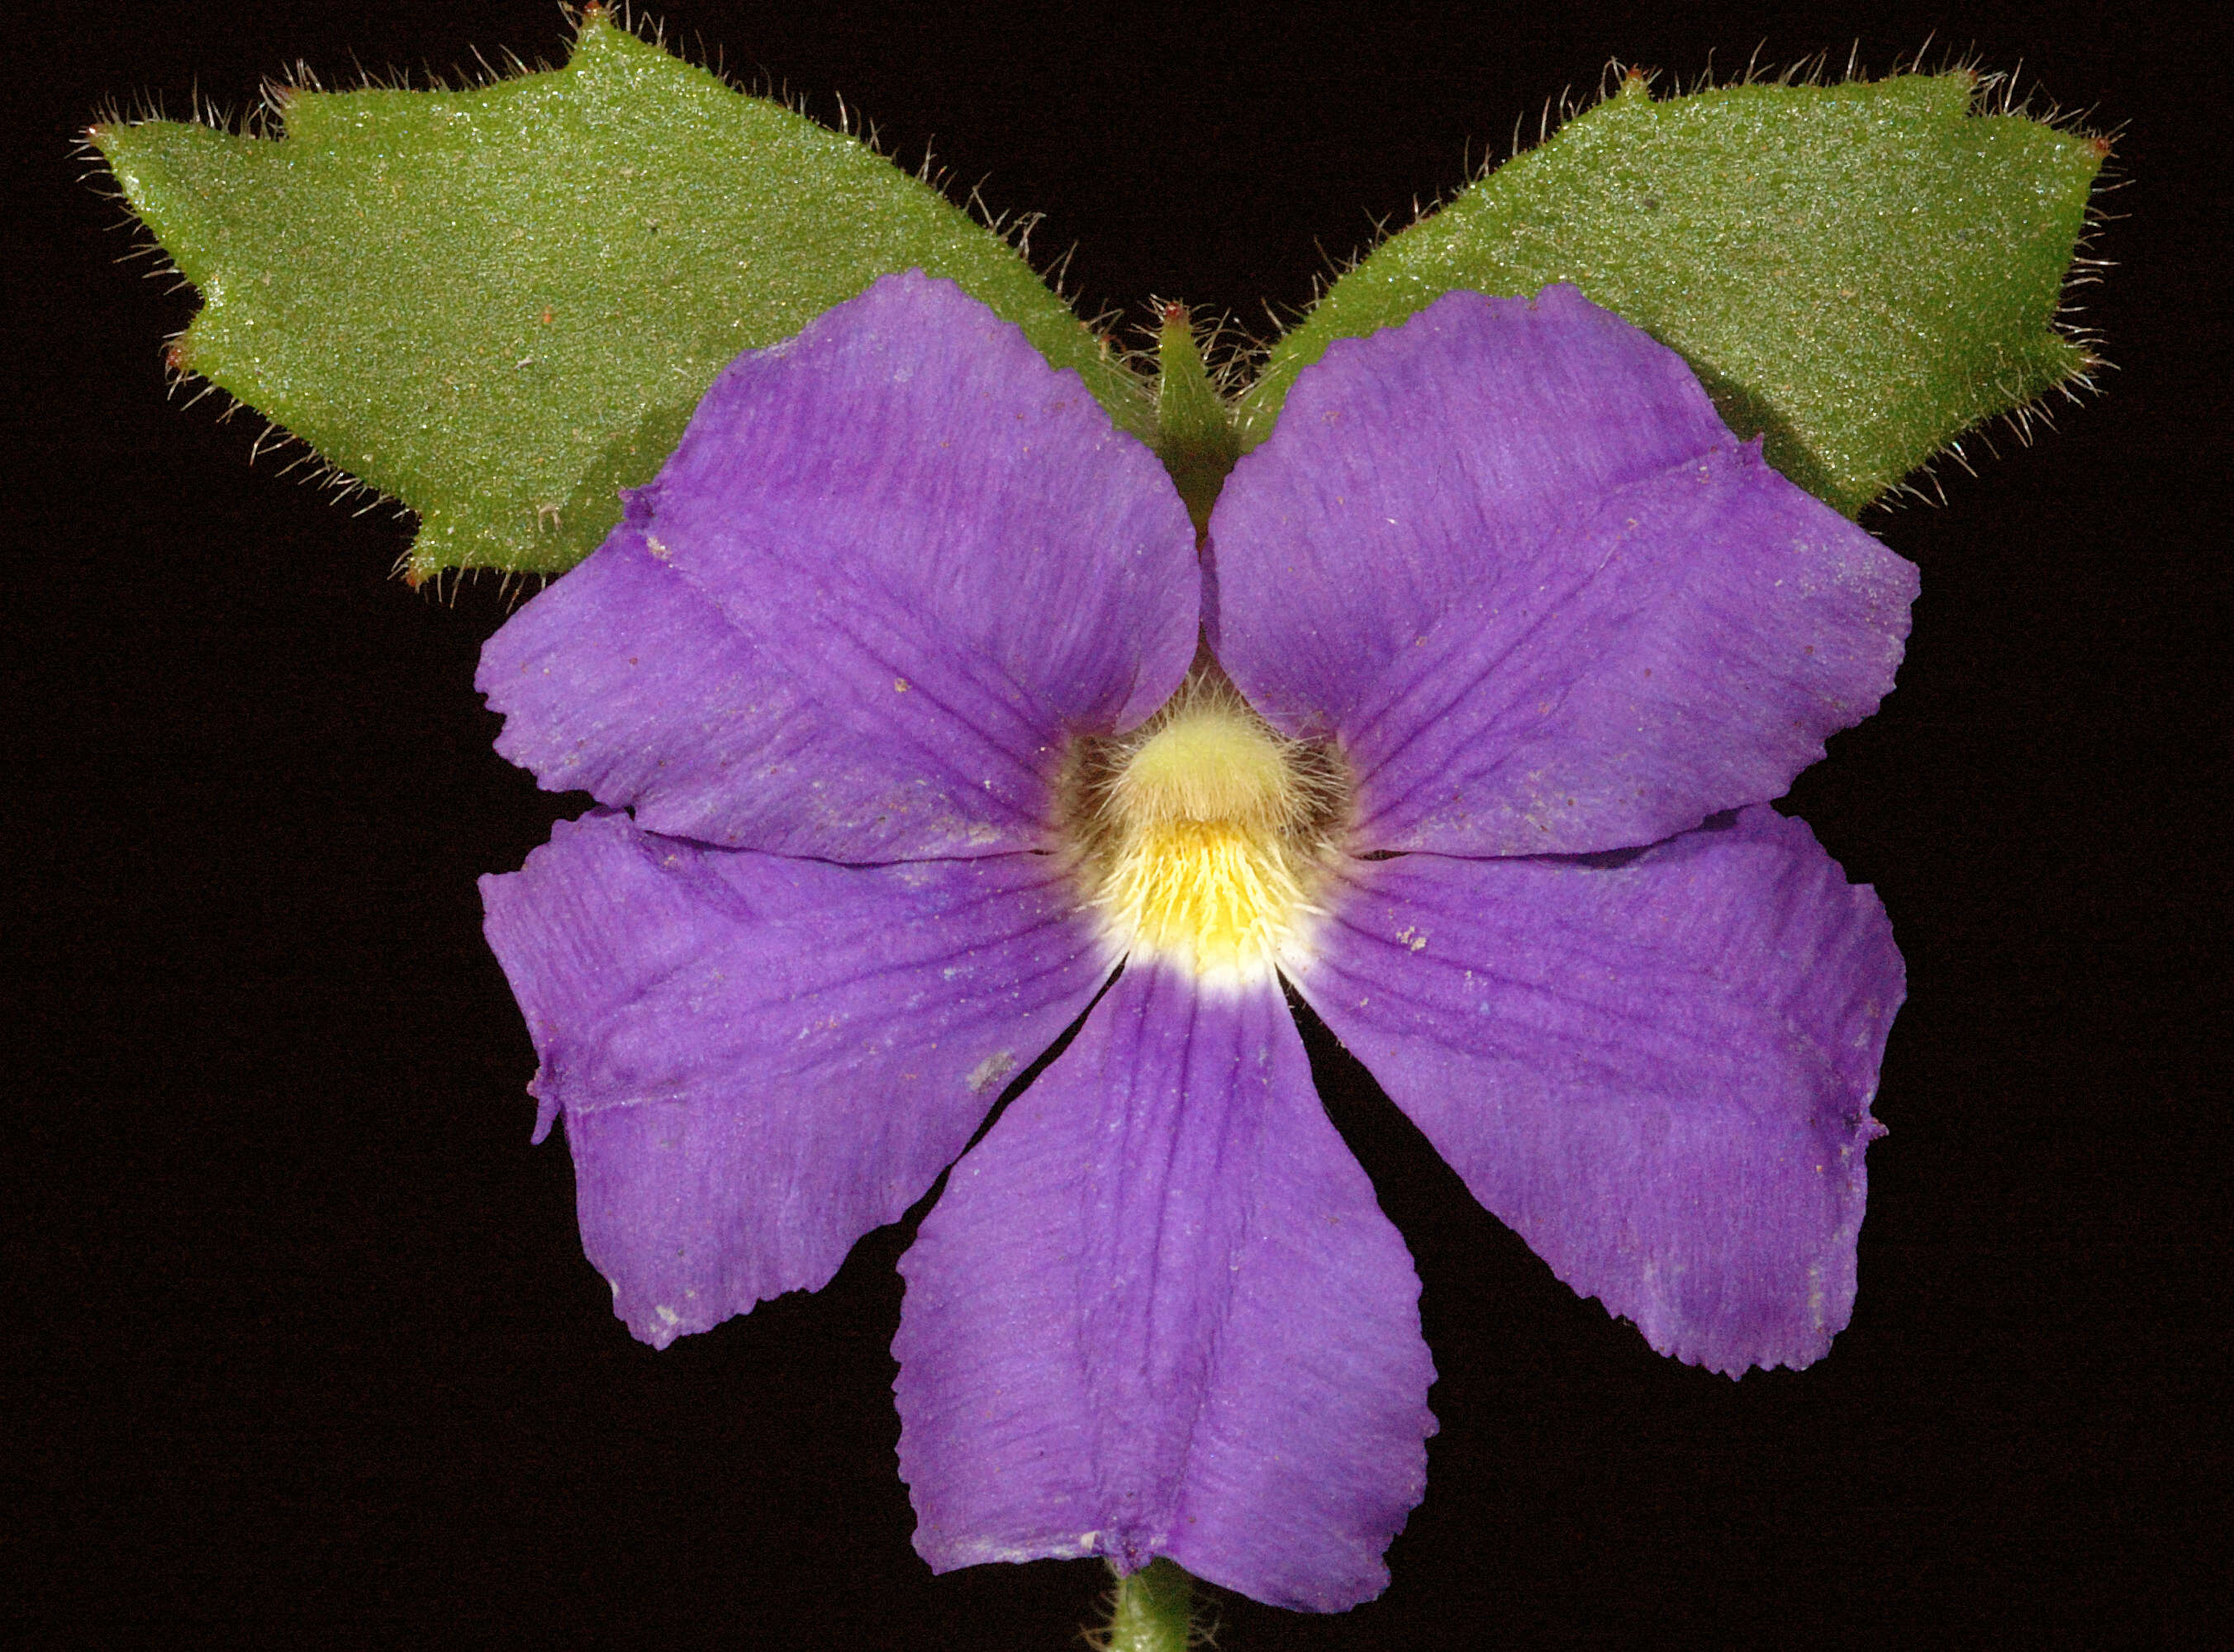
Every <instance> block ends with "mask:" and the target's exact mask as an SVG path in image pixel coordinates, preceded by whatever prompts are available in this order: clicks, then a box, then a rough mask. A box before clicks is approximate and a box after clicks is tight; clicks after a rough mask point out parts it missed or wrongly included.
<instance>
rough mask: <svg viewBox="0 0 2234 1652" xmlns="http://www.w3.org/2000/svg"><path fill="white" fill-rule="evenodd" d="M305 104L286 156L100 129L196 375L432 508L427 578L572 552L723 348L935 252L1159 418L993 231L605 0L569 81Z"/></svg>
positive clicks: (422, 511) (173, 125)
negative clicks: (667, 43) (168, 287)
mask: <svg viewBox="0 0 2234 1652" xmlns="http://www.w3.org/2000/svg"><path fill="white" fill-rule="evenodd" d="M285 117H286V128H285V132H286V135H285V136H284V137H283V138H280V139H278V140H271V139H266V138H254V137H246V136H237V135H234V134H230V133H226V132H221V131H218V130H215V129H212V128H211V127H205V126H196V125H189V124H182V123H180V122H176V121H150V122H147V123H144V124H140V125H135V126H125V125H112V126H107V127H101V128H99V129H97V130H96V131H95V133H94V134H93V140H94V142H95V145H96V146H97V147H99V149H100V151H101V154H102V156H103V157H104V158H105V159H106V160H108V164H109V166H110V167H111V168H112V169H113V170H114V173H115V174H116V177H117V180H118V181H119V182H120V183H121V185H122V186H123V188H124V193H125V196H126V199H127V200H128V201H129V202H130V204H131V206H132V208H133V210H134V212H137V213H138V214H139V215H140V218H141V219H144V220H145V221H146V223H147V226H148V228H150V229H151V230H153V231H154V233H155V236H156V238H157V239H158V240H160V242H161V244H162V246H163V249H164V251H166V252H167V253H168V254H169V255H170V256H171V258H172V259H173V261H174V262H175V263H176V264H178V266H179V268H180V271H182V272H184V274H185V275H186V278H187V279H188V280H190V281H192V282H193V284H194V285H195V287H197V288H198V289H199V291H200V293H201V297H202V309H201V311H200V313H199V315H197V316H196V317H194V321H193V326H192V327H191V328H189V329H188V330H187V332H186V336H185V338H184V339H183V340H182V341H180V345H179V348H178V349H177V351H176V353H175V355H174V358H173V359H174V361H175V362H176V363H177V364H178V365H179V366H180V367H181V368H183V369H186V370H188V371H191V372H193V373H197V374H199V375H203V376H204V377H206V378H208V379H210V380H212V382H215V383H217V384H219V385H220V386H222V387H223V388H224V389H226V390H229V391H230V392H232V394H233V395H236V396H238V397H239V398H240V400H242V401H243V402H246V403H248V404H249V405H250V406H251V407H252V408H255V409H256V410H257V411H258V412H259V413H261V414H264V415H265V416H266V417H268V418H270V419H271V420H272V421H274V422H275V423H277V424H278V425H281V426H283V427H284V428H286V429H287V430H288V431H290V432H291V433H292V434H295V435H297V436H299V437H301V438H302V439H303V440H304V441H307V442H309V443H310V446H311V447H313V448H315V449H316V450H317V453H318V454H320V455H321V456H322V457H323V458H324V459H326V460H328V461H330V463H332V464H333V465H334V466H336V467H338V468H340V469H341V470H343V471H345V472H347V473H349V474H351V475H353V476H356V477H358V478H360V479H362V480H363V481H365V482H367V483H369V484H370V485H371V486H374V487H376V488H379V489H381V490H382V491H383V492H385V493H392V494H394V495H395V497H396V498H397V499H399V500H402V502H403V503H404V504H406V505H408V506H410V507H411V508H412V509H413V510H415V511H416V512H417V513H419V518H420V527H419V536H418V539H417V540H416V542H415V544H414V545H413V546H412V551H411V562H410V570H411V573H412V575H413V577H414V578H423V577H425V576H427V575H428V574H431V573H434V572H435V571H438V570H440V569H443V568H450V567H496V568H518V569H532V570H539V571H559V570H561V569H565V568H568V567H572V565H574V564H575V563H577V562H578V561H580V560H581V558H583V557H585V556H586V555H587V554H588V553H589V552H591V551H593V550H595V549H596V548H597V545H598V542H599V541H600V540H601V539H604V535H605V532H606V531H607V530H608V529H609V528H611V526H612V525H613V524H614V523H615V522H616V521H617V520H618V519H619V516H620V501H619V500H618V498H617V495H616V491H615V490H616V489H617V488H620V487H624V486H635V485H637V484H638V483H642V482H644V481H648V480H650V478H651V476H652V475H653V473H655V472H656V470H657V469H658V468H659V465H660V462H661V461H662V460H664V459H665V458H666V457H667V454H668V452H669V451H670V449H671V448H672V447H674V445H675V443H676V440H677V439H678V438H679V437H680V436H681V434H682V433H683V423H684V421H686V420H687V419H688V418H689V415H690V410H691V408H694V407H695V406H696V405H697V402H698V398H699V397H700V395H702V394H703V393H704V391H705V389H706V387H707V385H708V384H709V383H710V382H712V381H713V377H714V375H715V373H716V372H717V371H718V370H719V369H721V368H722V365H723V364H724V363H725V362H728V360H729V359H730V358H731V357H732V356H735V355H736V354H737V353H738V352H739V351H740V350H742V349H748V348H750V347H753V346H756V345H763V344H772V343H776V342H777V341H778V340H780V339H783V338H787V337H789V336H791V335H792V334H794V333H796V332H797V331H799V330H800V328H802V327H804V326H805V325H806V324H807V322H808V321H810V320H812V319H813V317H815V316H817V315H819V314H820V313H821V312H822V311H823V310H826V309H828V308H829V307H830V306H831V305H833V304H837V303H839V302H840V301H842V300H844V299H846V298H849V297H852V296H853V294H855V293H857V292H859V291H860V290H861V289H862V288H863V287H865V286H866V285H867V284H869V283H870V282H871V281H872V280H874V279H875V278H877V277H878V276H879V275H881V274H884V273H885V272H886V271H893V270H904V269H907V268H909V267H911V266H914V265H920V266H921V267H922V268H924V269H925V270H928V271H931V273H933V274H935V275H943V276H949V277H951V278H953V279H955V280H956V281H958V282H960V283H961V284H962V285H963V286H964V287H966V288H968V289H969V291H970V292H972V293H974V294H975V295H977V297H979V298H981V299H983V301H984V302H985V303H986V304H989V305H990V306H991V307H992V308H993V310H996V312H998V313H999V314H1000V315H1002V316H1003V317H1007V318H1008V319H1009V320H1010V321H1013V322H1016V323H1019V324H1021V325H1022V328H1023V329H1024V331H1025V332H1026V333H1027V334H1028V335H1029V336H1030V338H1031V340H1032V342H1033V343H1035V345H1037V346H1038V347H1039V349H1041V350H1042V352H1043V353H1044V354H1045V355H1046V356H1048V359H1049V360H1051V361H1053V362H1055V365H1057V366H1058V367H1070V368H1076V369H1078V370H1079V371H1080V372H1081V374H1082V375H1084V376H1085V379H1086V382H1087V383H1088V386H1089V387H1090V388H1091V389H1093V390H1094V394H1095V395H1097V396H1098V397H1099V398H1100V399H1101V401H1102V402H1103V403H1104V405H1106V406H1107V408H1109V410H1110V412H1111V414H1112V415H1114V417H1115V418H1116V420H1117V421H1118V422H1119V423H1120V425H1123V426H1125V427H1127V428H1131V429H1133V430H1135V431H1138V432H1140V433H1141V434H1144V435H1145V434H1149V432H1150V431H1151V430H1152V429H1153V417H1154V414H1153V402H1152V401H1151V400H1150V398H1149V396H1148V395H1147V393H1146V390H1145V389H1143V388H1142V387H1141V386H1140V384H1139V383H1138V382H1136V381H1135V380H1134V379H1133V376H1132V375H1130V374H1129V373H1128V372H1127V370H1126V369H1125V368H1124V367H1123V365H1122V364H1121V362H1120V361H1119V360H1118V359H1117V358H1116V357H1115V356H1114V355H1113V354H1111V353H1110V352H1109V351H1108V349H1107V348H1106V346H1104V345H1103V343H1101V340H1100V339H1098V338H1097V337H1096V336H1094V334H1093V333H1092V332H1091V331H1089V330H1088V329H1087V328H1086V327H1085V326H1084V325H1083V324H1082V323H1081V322H1080V321H1079V320H1078V318H1077V317H1075V315H1074V314H1072V312H1071V311H1070V310H1069V308H1068V306H1067V305H1065V304H1064V303H1063V302H1062V300H1061V298H1059V297H1056V296H1055V293H1053V292H1052V291H1049V290H1048V288H1047V286H1046V285H1045V284H1042V282H1041V281H1040V279H1039V278H1038V277H1037V276H1035V274H1034V273H1033V272H1032V270H1031V267H1030V265H1029V264H1027V263H1026V262H1025V260H1024V259H1023V258H1022V256H1020V255H1019V254H1018V252H1017V251H1016V250H1015V249H1014V248H1012V247H1010V246H1009V245H1007V244H1006V243H1005V242H1003V240H1002V239H1001V238H1000V237H999V236H997V235H996V234H994V233H993V232H990V231H989V230H987V229H985V228H983V226H981V225H978V224H977V223H976V222H974V221H973V220H972V219H970V217H969V216H968V214H966V213H964V212H962V211H961V210H960V209H959V208H957V207H956V206H953V205H952V204H951V203H950V202H949V201H947V200H946V199H944V197H942V196H941V195H939V194H938V193H937V191H936V190H934V189H932V188H931V187H930V186H928V185H926V184H924V183H923V182H921V181H919V180H917V179H914V178H911V177H910V176H909V175H907V174H906V173H903V172H901V171H899V170H898V168H896V167H893V166H892V165H891V164H890V163H888V162H887V161H885V160H883V159H882V158H881V157H879V155H877V154H876V153H874V152H873V151H872V150H871V149H870V148H868V147H867V146H866V145H864V144H861V143H859V142H857V141H855V140H853V139H852V138H849V137H846V136H844V135H843V134H839V133H835V132H832V131H830V130H828V129H827V128H826V127H820V126H817V125H815V124H814V123H813V121H808V120H807V119H806V118H805V117H803V116H801V115H799V114H794V113H793V112H792V111H791V110H790V109H788V108H785V107H783V106H782V105H781V104H779V103H774V102H770V101H768V100H766V99H763V98H754V97H747V96H744V95H741V94H739V93H737V92H735V91H733V90H731V89H730V88H728V86H726V85H724V84H723V83H722V82H721V81H720V80H718V79H716V78H715V76H714V75H710V74H708V73H707V72H705V71H704V70H702V69H694V68H692V67H691V66H689V64H687V63H684V62H681V61H679V60H678V59H676V58H675V57H674V56H670V54H668V53H667V52H665V51H663V50H662V49H659V48H658V47H656V46H653V45H650V44H647V43H646V42H643V41H640V40H638V39H637V38H636V37H635V36H632V35H630V34H629V33H627V32H626V31H625V30H623V29H618V28H616V27H614V26H613V25H612V24H611V23H608V22H606V21H605V20H604V18H603V17H602V16H600V15H598V14H597V13H596V12H594V11H592V12H591V14H590V15H589V16H587V17H585V22H584V24H583V28H582V31H581V36H580V38H579V40H578V42H577V44H576V46H575V49H574V54H573V56H572V59H571V60H570V61H569V62H568V63H567V64H566V66H565V68H564V69H557V70H552V71H550V72H546V73H540V74H530V75H522V76H520V77H519V78H518V79H515V80H510V81H506V82H501V83H500V84H498V85H494V86H488V87H484V88H480V89H477V90H471V91H462V92H394V91H364V92H345V93H332V94H329V93H318V92H297V93H294V94H292V95H291V96H290V97H289V98H288V100H287V101H286V104H285Z"/></svg>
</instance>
